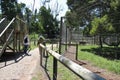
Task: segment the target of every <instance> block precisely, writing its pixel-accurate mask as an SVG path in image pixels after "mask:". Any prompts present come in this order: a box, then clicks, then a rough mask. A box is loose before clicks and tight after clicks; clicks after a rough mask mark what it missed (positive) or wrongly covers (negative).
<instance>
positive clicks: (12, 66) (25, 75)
mask: <svg viewBox="0 0 120 80" xmlns="http://www.w3.org/2000/svg"><path fill="white" fill-rule="evenodd" d="M29 54H31V56H26V55H25V54H23V53H17V54H14V55H13V54H9V55H7V57H4V56H3V58H4V59H2V60H0V80H31V79H32V78H33V77H34V78H35V77H39V79H40V80H47V79H46V77H45V76H44V74H43V72H44V70H43V69H42V68H41V67H40V65H39V61H40V60H39V57H40V56H39V50H38V48H36V49H34V50H32V51H30V52H29ZM15 58H16V61H17V62H15ZM36 75H38V76H36Z"/></svg>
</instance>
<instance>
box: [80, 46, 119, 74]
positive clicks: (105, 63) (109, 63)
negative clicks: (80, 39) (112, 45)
mask: <svg viewBox="0 0 120 80" xmlns="http://www.w3.org/2000/svg"><path fill="white" fill-rule="evenodd" d="M97 47H98V46H96V45H86V46H79V54H78V59H82V60H87V61H90V62H91V63H93V64H94V65H95V66H98V67H101V68H104V69H107V70H109V71H112V72H114V73H116V74H120V60H108V59H106V58H103V57H100V56H98V55H95V54H93V52H90V51H87V49H89V50H90V49H92V48H97ZM85 50H86V51H85Z"/></svg>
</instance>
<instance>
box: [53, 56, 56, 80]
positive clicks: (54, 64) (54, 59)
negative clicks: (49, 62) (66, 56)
mask: <svg viewBox="0 0 120 80" xmlns="http://www.w3.org/2000/svg"><path fill="white" fill-rule="evenodd" d="M53 80H57V59H56V58H55V57H54V58H53Z"/></svg>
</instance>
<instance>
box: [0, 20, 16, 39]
mask: <svg viewBox="0 0 120 80" xmlns="http://www.w3.org/2000/svg"><path fill="white" fill-rule="evenodd" d="M14 20H15V18H13V19H12V20H11V21H10V23H9V24H8V25H7V26H6V27H5V29H4V30H3V31H2V32H1V33H0V37H1V36H2V35H3V34H4V33H5V31H6V30H7V29H8V28H9V27H10V25H11V24H12V23H13V21H14Z"/></svg>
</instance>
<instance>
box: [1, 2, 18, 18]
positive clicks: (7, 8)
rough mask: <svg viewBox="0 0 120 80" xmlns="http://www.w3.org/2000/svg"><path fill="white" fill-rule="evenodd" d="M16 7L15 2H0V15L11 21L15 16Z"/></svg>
mask: <svg viewBox="0 0 120 80" xmlns="http://www.w3.org/2000/svg"><path fill="white" fill-rule="evenodd" d="M16 5H17V2H16V0H1V10H2V15H3V16H7V18H8V19H9V20H11V19H12V18H13V17H15V16H16V14H17V13H16V12H17V10H16V8H15V7H16Z"/></svg>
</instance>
